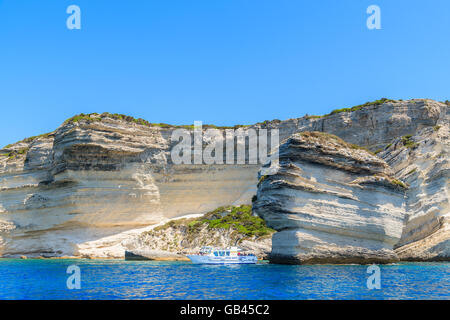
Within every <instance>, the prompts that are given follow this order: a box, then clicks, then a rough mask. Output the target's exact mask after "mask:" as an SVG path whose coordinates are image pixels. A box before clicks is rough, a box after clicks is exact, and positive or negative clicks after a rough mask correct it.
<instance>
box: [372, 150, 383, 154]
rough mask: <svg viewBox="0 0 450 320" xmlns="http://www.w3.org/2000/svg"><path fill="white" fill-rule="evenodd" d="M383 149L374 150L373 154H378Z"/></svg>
mask: <svg viewBox="0 0 450 320" xmlns="http://www.w3.org/2000/svg"><path fill="white" fill-rule="evenodd" d="M383 150H384V149H378V150H376V151H375V152H374V153H375V154H379V153H380V152H381V151H383Z"/></svg>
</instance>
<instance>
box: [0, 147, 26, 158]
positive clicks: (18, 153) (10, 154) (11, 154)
mask: <svg viewBox="0 0 450 320" xmlns="http://www.w3.org/2000/svg"><path fill="white" fill-rule="evenodd" d="M29 149H30V148H28V147H25V148H21V149H18V150H13V151H11V152H8V153H3V154H1V155H2V156H4V157H8V160H12V159H15V158H16V157H18V156H21V155H26V154H27V153H28V150H29Z"/></svg>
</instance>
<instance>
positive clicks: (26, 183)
mask: <svg viewBox="0 0 450 320" xmlns="http://www.w3.org/2000/svg"><path fill="white" fill-rule="evenodd" d="M173 130H174V128H161V127H149V126H147V125H143V124H139V123H133V122H127V121H124V120H121V119H114V118H112V117H108V116H107V117H104V118H102V119H101V121H99V120H98V119H97V118H96V117H93V118H92V119H82V120H80V121H76V122H73V121H68V122H66V123H64V124H63V125H62V126H61V127H59V128H58V129H57V130H56V131H55V132H53V133H51V134H47V135H43V136H39V137H35V138H33V139H26V140H24V141H22V142H19V143H16V144H14V145H11V146H8V147H6V148H4V149H3V150H1V151H0V190H1V192H0V226H1V227H0V228H1V229H0V241H1V242H0V255H2V256H3V257H18V256H21V255H27V256H30V257H33V256H49V257H50V256H88V257H120V256H121V257H123V255H124V251H123V246H121V245H120V243H119V242H123V241H125V239H124V237H125V236H126V235H129V236H130V237H134V236H135V234H134V232H130V231H132V230H140V229H141V228H145V227H148V226H151V225H154V224H157V223H159V222H161V221H164V220H167V219H168V218H172V217H177V216H183V215H188V214H194V213H205V212H208V211H211V210H213V209H215V208H217V207H219V206H223V205H228V204H230V203H231V204H243V203H249V202H250V199H251V197H252V196H253V195H254V193H255V192H256V187H255V181H256V175H257V171H258V168H259V166H258V165H256V164H242V165H238V164H231V165H220V164H217V165H216V164H211V165H201V164H200V165H194V164H180V165H174V164H173V163H172V161H171V157H170V152H171V150H172V148H173V147H174V145H175V144H176V142H173V141H171V139H170V138H171V135H172V132H173ZM244 130H246V129H244ZM221 132H222V133H224V131H223V130H222V131H221ZM204 139H207V137H206V136H205V138H204ZM246 153H247V157H248V147H247V150H246ZM4 226H8V227H4ZM95 246H99V248H98V249H99V250H97V249H96V248H95ZM105 246H107V247H108V248H109V249H108V248H106V247H105ZM120 250H122V251H121V253H119V252H118V251H120Z"/></svg>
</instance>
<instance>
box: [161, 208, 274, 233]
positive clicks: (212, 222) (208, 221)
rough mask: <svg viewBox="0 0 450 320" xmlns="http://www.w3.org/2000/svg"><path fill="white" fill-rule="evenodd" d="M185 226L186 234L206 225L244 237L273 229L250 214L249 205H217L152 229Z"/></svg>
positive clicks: (209, 227) (198, 230)
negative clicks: (197, 214) (203, 211)
mask: <svg viewBox="0 0 450 320" xmlns="http://www.w3.org/2000/svg"><path fill="white" fill-rule="evenodd" d="M182 226H183V227H186V228H187V230H186V231H187V233H188V234H191V235H193V234H197V233H199V232H200V229H201V228H202V227H204V226H206V227H207V228H208V229H225V230H228V229H231V230H232V231H235V232H237V233H238V234H240V235H242V236H244V239H245V238H252V237H257V238H259V237H264V236H268V235H271V234H272V233H274V232H275V230H273V229H270V228H268V227H267V226H266V223H265V221H264V220H263V219H261V218H260V217H257V216H253V215H252V206H251V205H241V206H228V207H219V208H217V209H216V210H214V211H211V212H209V213H207V214H205V215H204V216H202V217H200V218H195V219H178V220H173V221H170V222H168V223H166V224H165V225H163V226H159V227H157V228H155V229H154V231H161V230H165V229H167V228H169V227H172V228H177V227H182Z"/></svg>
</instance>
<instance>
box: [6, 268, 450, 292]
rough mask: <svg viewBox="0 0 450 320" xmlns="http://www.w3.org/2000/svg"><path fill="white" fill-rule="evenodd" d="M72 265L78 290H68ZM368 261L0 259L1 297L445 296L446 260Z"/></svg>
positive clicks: (449, 277) (449, 287) (448, 286)
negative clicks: (374, 270) (377, 285)
mask: <svg viewBox="0 0 450 320" xmlns="http://www.w3.org/2000/svg"><path fill="white" fill-rule="evenodd" d="M70 265H77V266H78V267H79V268H80V270H81V289H79V290H77V289H73V290H69V289H67V286H66V281H67V278H68V277H69V276H70V275H69V274H67V273H66V271H67V268H68V267H69V266H70ZM380 268H381V289H379V290H377V289H372V290H369V289H368V288H367V285H366V282H367V278H368V277H369V276H370V274H368V273H367V266H359V265H346V266H332V265H318V266H289V265H272V264H267V263H259V264H257V265H193V264H190V263H186V262H151V261H142V262H135V261H120V260H31V259H30V260H14V259H6V260H5V259H0V299H446V300H449V299H450V263H402V264H396V265H383V266H380Z"/></svg>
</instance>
